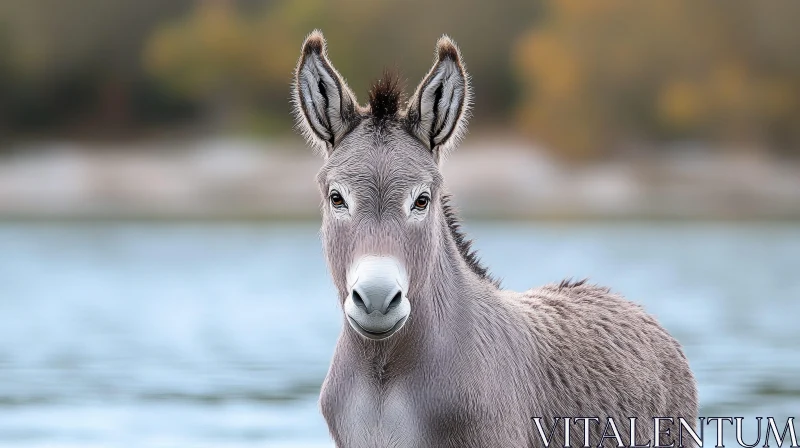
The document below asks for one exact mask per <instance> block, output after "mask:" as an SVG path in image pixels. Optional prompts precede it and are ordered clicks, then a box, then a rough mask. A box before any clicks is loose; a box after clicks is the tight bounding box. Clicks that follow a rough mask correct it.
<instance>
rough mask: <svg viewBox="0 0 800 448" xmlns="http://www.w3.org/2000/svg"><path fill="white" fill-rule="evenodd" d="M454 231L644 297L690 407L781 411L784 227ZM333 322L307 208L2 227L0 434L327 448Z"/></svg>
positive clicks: (787, 408) (788, 276)
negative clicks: (296, 218)
mask: <svg viewBox="0 0 800 448" xmlns="http://www.w3.org/2000/svg"><path fill="white" fill-rule="evenodd" d="M467 230H468V232H469V233H470V235H471V236H473V237H475V239H476V247H477V248H478V249H479V251H480V254H481V256H482V258H483V260H484V261H485V262H486V264H488V265H489V266H490V267H491V270H492V272H493V273H494V274H495V275H496V276H498V277H501V278H502V279H503V285H504V286H505V287H507V288H512V289H527V288H530V287H532V286H536V285H540V284H543V283H547V282H554V281H559V280H560V279H562V278H565V277H577V278H582V277H589V278H590V279H591V280H592V281H594V282H597V283H601V284H605V285H610V286H612V287H613V289H614V290H616V291H618V292H621V293H623V294H624V295H626V296H627V297H628V298H630V299H631V300H634V301H636V302H639V303H641V304H643V305H644V306H645V308H646V309H647V310H648V311H649V312H650V313H652V314H654V315H656V316H657V317H658V319H659V320H660V321H661V322H662V324H663V325H664V326H665V327H666V328H667V329H668V330H669V331H670V332H671V333H672V334H673V335H674V336H675V337H676V338H677V339H678V340H679V341H680V342H681V343H682V344H683V345H684V348H685V351H686V354H687V356H688V358H689V360H690V363H691V366H692V368H693V370H694V372H695V374H696V376H697V380H698V382H699V387H700V399H701V404H702V409H701V415H705V416H744V417H749V416H775V417H776V418H777V417H781V418H783V419H784V420H783V422H784V423H785V418H786V417H787V416H797V415H798V413H799V412H798V411H800V381H798V379H799V378H800V325H799V324H800V322H799V320H800V319H799V318H800V226H797V225H792V224H685V223H683V224H649V223H647V224H625V223H589V224H556V223H553V224H488V223H479V224H472V225H468V226H467ZM299 309H302V310H303V312H301V313H298V310H299ZM340 328H341V318H340V311H339V309H338V306H337V305H336V299H335V294H334V289H333V286H332V284H331V282H330V280H329V278H328V274H327V272H326V267H325V264H324V262H323V259H322V254H321V245H320V242H319V239H318V236H317V227H316V225H315V224H313V223H308V224H305V223H301V224H296V223H288V224H281V225H269V224H261V223H241V224H237V223H208V224H204V223H201V224H192V223H102V224H77V223H71V224H30V223H6V224H0V447H15V448H30V447H76V448H77V447H82V448H91V447H131V448H133V447H137V448H138V447H214V448H225V447H236V448H243V447H256V446H258V447H265V446H266V447H308V448H312V447H318V446H319V447H323V446H324V447H330V446H332V443H331V442H330V439H329V438H328V434H327V429H326V427H325V424H324V421H323V420H322V417H321V416H320V414H319V412H318V411H317V406H316V399H317V394H318V390H319V385H320V383H321V382H322V379H323V378H324V376H325V373H326V370H327V366H328V362H329V360H330V358H331V355H332V353H333V347H334V344H335V341H336V338H337V335H338V333H339V331H340ZM746 422H747V423H750V422H752V424H753V425H755V423H754V422H755V421H754V420H752V421H746ZM779 422H780V421H779ZM747 423H746V424H747ZM779 424H780V423H779ZM780 427H781V428H782V427H783V425H782V424H780ZM748 432H749V431H748ZM762 443H763V442H762ZM709 445H711V443H709Z"/></svg>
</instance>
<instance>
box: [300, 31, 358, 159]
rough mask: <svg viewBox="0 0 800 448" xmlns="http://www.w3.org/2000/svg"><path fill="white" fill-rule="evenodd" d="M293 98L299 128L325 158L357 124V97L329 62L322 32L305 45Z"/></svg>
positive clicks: (307, 40) (307, 39) (314, 34)
mask: <svg viewBox="0 0 800 448" xmlns="http://www.w3.org/2000/svg"><path fill="white" fill-rule="evenodd" d="M292 97H293V103H294V113H295V117H296V118H297V124H298V126H299V127H300V129H301V131H302V132H303V134H304V135H305V137H306V139H307V140H308V142H309V144H311V145H312V146H314V147H315V148H317V149H319V150H321V151H322V153H323V154H324V155H325V156H328V155H330V153H331V152H332V151H333V147H334V145H335V144H337V143H339V141H340V140H341V138H342V137H344V135H345V134H346V133H347V132H349V131H350V130H351V129H352V128H353V126H354V125H355V124H357V119H358V114H357V107H358V103H357V102H356V99H355V95H354V94H353V92H352V91H351V90H350V88H348V87H347V84H346V83H345V81H344V79H343V78H342V77H341V76H340V75H339V73H338V72H337V71H336V69H334V68H333V65H331V62H330V60H328V54H327V48H326V44H325V38H324V37H323V36H322V33H321V32H320V31H319V30H314V31H313V32H312V33H311V34H309V35H308V37H307V38H306V40H305V42H304V43H303V50H302V54H301V55H300V61H298V63H297V70H296V71H295V83H294V86H293V92H292Z"/></svg>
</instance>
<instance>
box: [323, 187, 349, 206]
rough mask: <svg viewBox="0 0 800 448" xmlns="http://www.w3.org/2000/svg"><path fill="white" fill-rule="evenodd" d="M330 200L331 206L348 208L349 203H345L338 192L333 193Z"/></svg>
mask: <svg viewBox="0 0 800 448" xmlns="http://www.w3.org/2000/svg"><path fill="white" fill-rule="evenodd" d="M328 198H329V199H330V200H331V205H333V206H334V207H336V208H343V207H347V203H346V202H344V198H343V197H342V195H341V194H340V193H339V192H338V191H336V190H333V191H331V194H330V196H328Z"/></svg>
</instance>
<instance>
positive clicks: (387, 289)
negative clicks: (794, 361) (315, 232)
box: [293, 31, 697, 448]
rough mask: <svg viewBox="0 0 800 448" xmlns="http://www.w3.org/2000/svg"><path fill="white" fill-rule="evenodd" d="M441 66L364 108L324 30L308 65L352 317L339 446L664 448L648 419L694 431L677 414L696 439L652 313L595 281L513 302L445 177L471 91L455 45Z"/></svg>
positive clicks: (303, 119) (387, 85)
mask: <svg viewBox="0 0 800 448" xmlns="http://www.w3.org/2000/svg"><path fill="white" fill-rule="evenodd" d="M434 59H435V60H434V64H433V67H432V68H431V69H430V71H429V72H428V74H427V75H426V76H425V77H424V79H423V80H422V82H421V83H420V85H419V86H418V87H417V89H416V91H415V93H414V94H413V95H412V96H411V97H410V99H409V100H408V101H407V103H406V104H401V103H403V102H402V101H401V88H400V87H399V85H398V82H397V80H396V77H393V76H390V75H386V74H384V76H383V78H382V79H380V80H379V81H377V82H376V83H375V84H374V86H373V87H372V88H371V90H370V93H369V104H368V105H367V106H361V105H359V103H358V102H357V101H356V97H355V95H354V94H353V92H352V91H351V90H350V89H349V88H348V86H347V84H346V83H345V81H344V79H343V78H342V77H341V76H340V75H339V73H338V72H337V71H336V70H335V69H334V68H333V65H331V62H330V60H329V58H328V56H327V50H326V43H325V40H324V38H323V35H322V34H321V33H320V32H319V31H314V32H312V33H311V34H310V35H309V36H308V37H307V38H306V40H305V42H304V43H303V46H302V53H301V56H300V60H299V62H298V64H297V69H296V72H295V82H294V86H293V106H294V112H295V114H296V118H297V123H298V127H299V128H300V129H301V131H302V133H303V134H304V135H305V137H306V138H307V140H308V142H309V144H310V145H311V146H313V147H314V148H316V149H317V150H318V151H319V152H320V153H321V155H323V156H324V158H325V162H324V165H323V167H322V169H321V170H320V171H319V173H318V175H317V182H318V184H319V188H320V192H321V194H322V197H323V203H322V230H321V238H322V240H323V246H324V254H325V257H326V259H327V263H328V268H329V270H330V273H331V275H332V277H333V282H334V284H335V286H336V289H337V290H338V296H339V303H340V305H341V308H342V311H343V315H342V317H343V323H344V325H343V329H342V332H341V334H340V335H339V339H338V342H337V345H336V351H335V354H334V356H333V360H332V362H331V365H330V369H329V371H328V374H327V377H326V378H325V381H324V383H323V385H322V389H321V394H320V401H319V404H320V408H321V411H322V414H323V416H324V417H325V420H326V422H327V424H328V427H329V430H330V433H331V436H332V438H333V439H334V441H335V443H336V445H337V446H339V447H347V448H351V447H353V448H357V447H364V448H376V447H460V448H464V447H476V448H477V447H533V446H545V443H544V442H543V439H542V437H545V440H548V441H549V442H550V444H551V445H552V446H554V447H558V446H565V443H564V442H565V441H566V442H569V443H571V445H572V446H573V447H580V446H584V437H588V438H589V439H588V443H587V444H592V445H593V446H597V445H598V443H600V444H602V443H603V442H608V443H605V445H606V446H616V445H617V444H616V440H614V439H613V437H612V436H611V434H612V433H619V436H620V437H622V439H623V440H624V441H625V443H626V445H627V444H628V443H630V442H633V443H638V444H646V443H647V441H648V440H651V441H653V442H652V443H653V444H655V443H656V442H658V441H659V440H662V439H663V437H660V436H658V435H656V436H655V437H658V438H654V436H653V431H652V429H653V428H652V427H653V417H671V418H674V419H675V420H674V421H673V423H672V424H671V423H670V422H669V421H661V422H660V423H661V430H660V431H661V432H666V431H667V430H668V429H669V428H670V425H671V429H672V430H673V431H672V434H673V435H676V434H677V433H678V430H679V429H684V428H679V423H678V422H679V420H678V417H682V418H685V419H686V420H687V421H688V422H689V423H688V425H689V426H690V427H691V428H694V427H695V425H694V423H693V422H694V421H696V419H697V391H696V386H695V381H694V378H693V376H692V372H691V370H690V369H689V365H688V362H687V360H686V357H685V356H684V354H683V352H682V350H681V347H680V345H679V344H678V342H676V341H675V339H673V338H672V337H671V336H670V335H669V334H668V333H667V332H666V331H665V330H664V329H663V328H662V327H661V326H660V325H659V324H658V323H657V322H656V320H655V319H654V318H653V317H651V316H650V315H648V314H647V313H646V312H645V311H644V310H643V309H642V308H641V307H640V306H638V305H635V304H633V303H631V302H629V301H627V300H625V299H623V298H622V297H620V296H619V295H616V294H614V293H612V292H610V290H609V289H607V288H602V287H599V286H592V285H590V284H588V283H586V282H585V281H577V282H573V281H562V282H561V283H557V284H551V285H547V286H544V287H541V288H536V289H531V290H529V291H526V292H523V293H519V292H513V291H509V290H504V289H501V288H500V286H499V283H498V282H497V281H496V280H495V279H494V278H493V277H492V276H491V275H490V274H489V273H488V271H487V270H486V268H485V267H483V265H481V263H480V262H479V260H478V258H477V257H476V254H475V252H474V251H473V250H471V247H470V245H471V243H470V241H468V240H467V239H466V238H465V236H464V234H463V233H462V231H461V230H460V229H459V222H458V220H457V218H456V214H455V213H454V211H453V208H452V207H451V206H450V205H449V203H448V197H449V196H448V194H447V193H446V191H445V188H444V185H443V180H442V174H441V172H440V170H439V167H440V164H441V163H442V160H443V159H444V158H445V155H446V154H447V153H448V151H450V150H452V149H453V148H454V147H455V146H456V144H457V143H458V142H459V140H461V138H462V137H463V135H464V133H465V129H466V122H467V117H468V115H469V107H470V100H471V91H470V85H469V77H468V76H467V73H466V71H465V68H464V64H463V62H462V57H461V53H460V51H459V49H458V47H457V46H456V44H455V43H454V42H453V41H452V40H450V39H449V38H448V37H447V36H443V37H442V38H441V39H439V41H438V43H437V45H436V51H435V58H434ZM534 417H536V418H538V417H541V420H538V421H537V420H536V419H535V418H534ZM578 417H588V418H597V419H599V420H600V421H601V422H607V421H609V420H608V419H609V417H611V418H613V419H614V421H615V424H614V427H613V428H611V429H609V428H608V427H607V426H606V427H605V428H603V426H604V425H602V424H599V423H598V422H597V421H595V420H594V419H592V420H586V421H584V420H576V418H578ZM629 417H637V418H638V419H639V420H635V423H634V424H633V425H631V424H629V420H628V418H629ZM537 422H538V423H540V425H538V424H537ZM581 422H584V423H585V427H586V430H585V431H584V429H582V425H581ZM631 426H633V427H634V429H635V430H636V432H637V433H638V434H639V436H636V437H634V440H630V438H629V437H628V435H629V432H630V431H629V430H630V429H631ZM567 431H569V432H567ZM584 432H585V433H584ZM603 435H606V437H605V438H604V437H603ZM617 440H618V439H617ZM689 442H691V439H689ZM684 445H690V444H689V443H686V442H684ZM676 446H677V444H676Z"/></svg>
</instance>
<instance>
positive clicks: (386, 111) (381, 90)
mask: <svg viewBox="0 0 800 448" xmlns="http://www.w3.org/2000/svg"><path fill="white" fill-rule="evenodd" d="M402 95H403V87H402V85H401V83H400V77H399V76H398V75H397V72H396V71H391V70H384V71H383V76H381V78H380V79H378V80H377V81H375V83H374V84H373V85H372V88H371V89H369V107H370V111H371V113H372V116H373V117H374V118H375V119H376V120H377V121H383V120H387V119H393V118H397V112H398V111H399V110H400V97H401V96H402Z"/></svg>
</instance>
